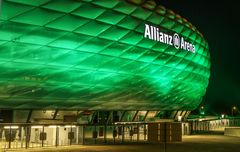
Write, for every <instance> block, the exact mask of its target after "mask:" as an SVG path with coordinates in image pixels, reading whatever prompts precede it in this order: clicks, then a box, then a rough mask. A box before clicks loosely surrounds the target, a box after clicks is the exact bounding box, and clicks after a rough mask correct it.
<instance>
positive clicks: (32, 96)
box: [0, 0, 210, 110]
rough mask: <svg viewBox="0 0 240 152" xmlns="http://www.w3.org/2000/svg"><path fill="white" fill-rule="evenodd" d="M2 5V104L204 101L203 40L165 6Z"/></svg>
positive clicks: (113, 105) (17, 1)
mask: <svg viewBox="0 0 240 152" xmlns="http://www.w3.org/2000/svg"><path fill="white" fill-rule="evenodd" d="M1 5H2V6H1V7H2V8H1V15H0V69H1V70H0V109H11V110H18V109H75V110H76V109H78V110H179V109H181V110H193V109H195V108H196V107H197V106H198V105H199V104H200V102H201V101H202V97H203V96H204V94H205V92H206V88H207V86H208V81H209V76H210V56H209V50H208V44H207V42H206V41H205V40H204V38H203V36H202V34H201V33H200V32H199V31H197V30H196V28H195V27H194V26H193V25H192V24H191V23H189V22H188V21H187V20H186V19H184V18H182V17H180V16H179V15H177V14H175V13H174V12H172V11H171V10H167V9H165V8H164V7H163V6H156V5H155V4H154V3H152V2H144V1H143V0H138V1H137V0H135V1H134V0H132V1H125V0H3V1H2V4H1ZM161 33H162V34H161ZM161 36H162V37H161ZM164 36H165V38H164ZM167 36H168V37H167ZM177 36H178V37H177ZM166 37H167V38H166ZM171 37H172V38H171Z"/></svg>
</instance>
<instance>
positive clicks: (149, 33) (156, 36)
mask: <svg viewBox="0 0 240 152" xmlns="http://www.w3.org/2000/svg"><path fill="white" fill-rule="evenodd" d="M144 37H145V38H148V39H150V40H154V41H158V42H161V43H164V44H167V45H171V46H174V47H175V48H176V49H182V50H186V51H190V52H192V53H195V45H194V44H192V43H190V42H188V41H186V40H185V39H184V38H183V37H180V36H179V35H178V34H177V33H174V34H173V35H170V34H167V33H164V32H162V31H161V30H160V28H158V27H156V26H152V25H148V24H145V31H144Z"/></svg>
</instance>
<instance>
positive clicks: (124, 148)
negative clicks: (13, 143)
mask: <svg viewBox="0 0 240 152" xmlns="http://www.w3.org/2000/svg"><path fill="white" fill-rule="evenodd" d="M239 145H240V138H239V137H229V136H224V135H191V136H184V137H183V142H181V143H168V144H167V147H166V151H167V152H238V151H240V149H239ZM6 151H26V152H28V151H29V152H33V151H34V152H42V151H43V152H53V151H55V152H56V151H58V152H161V151H162V152H164V144H140V145H139V144H130V145H88V146H86V145H84V146H81V145H80V146H71V147H58V148H43V149H35V148H34V149H27V150H26V149H21V150H14V149H11V150H6Z"/></svg>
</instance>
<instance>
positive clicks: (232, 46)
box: [156, 0, 240, 115]
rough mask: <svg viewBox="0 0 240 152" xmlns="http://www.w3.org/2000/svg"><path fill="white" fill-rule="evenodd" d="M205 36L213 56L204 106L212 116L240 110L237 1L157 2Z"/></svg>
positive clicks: (239, 49) (171, 0)
mask: <svg viewBox="0 0 240 152" xmlns="http://www.w3.org/2000/svg"><path fill="white" fill-rule="evenodd" d="M156 1H157V3H159V4H161V5H163V6H165V7H166V8H168V9H172V10H173V11H174V12H175V13H178V14H180V15H181V16H182V17H184V18H186V19H187V20H188V21H189V22H191V23H192V24H193V25H194V26H196V27H197V29H198V30H199V31H200V32H201V33H203V35H204V37H205V39H206V40H207V42H208V44H209V49H210V55H211V77H210V82H209V86H208V88H207V93H206V95H205V97H204V99H203V103H202V105H204V106H205V107H206V110H207V113H209V114H220V113H225V114H228V115H230V114H231V107H233V106H237V107H238V109H240V22H239V20H240V13H239V11H238V10H239V5H238V4H237V1H233V0H232V1H231V0H228V1H224V2H222V1H219V0H218V1H216V0H211V1H195V0H156Z"/></svg>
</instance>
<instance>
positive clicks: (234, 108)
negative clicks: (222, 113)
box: [232, 106, 237, 116]
mask: <svg viewBox="0 0 240 152" xmlns="http://www.w3.org/2000/svg"><path fill="white" fill-rule="evenodd" d="M236 110H237V107H236V106H233V107H232V116H233V115H234V113H235V112H236Z"/></svg>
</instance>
